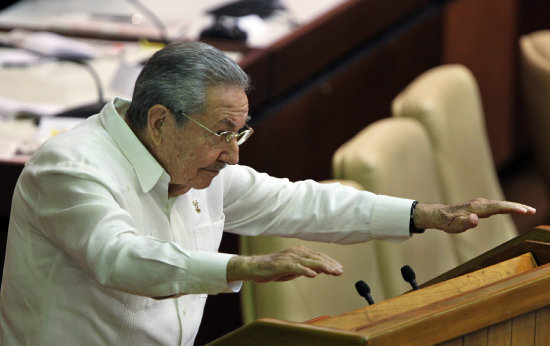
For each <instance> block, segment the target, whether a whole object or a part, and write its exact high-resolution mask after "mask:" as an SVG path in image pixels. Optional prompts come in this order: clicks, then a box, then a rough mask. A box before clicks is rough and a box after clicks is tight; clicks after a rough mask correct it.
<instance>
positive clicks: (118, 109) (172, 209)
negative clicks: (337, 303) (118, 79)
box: [0, 43, 535, 345]
mask: <svg viewBox="0 0 550 346" xmlns="http://www.w3.org/2000/svg"><path fill="white" fill-rule="evenodd" d="M247 88H248V77H247V75H246V74H245V73H244V72H243V71H242V70H241V69H240V68H239V67H238V65H236V64H235V63H234V62H233V61H232V60H231V59H229V58H228V57H227V56H225V55H224V54H223V53H222V52H220V51H219V50H217V49H215V48H213V47H210V46H208V45H206V44H202V43H179V44H173V45H169V46H167V47H166V48H165V49H163V50H160V51H159V52H157V53H156V54H155V55H154V56H153V57H152V58H151V59H150V60H149V62H148V63H147V64H146V65H145V67H144V69H143V71H142V72H141V74H140V76H139V78H138V80H137V82H136V85H135V90H134V95H133V99H132V101H131V102H130V101H127V100H123V99H120V98H115V99H113V100H112V101H111V102H110V103H108V104H107V105H106V106H105V107H104V108H103V110H102V111H101V112H100V113H99V114H98V115H95V116H92V117H90V118H88V119H86V120H85V121H84V122H83V123H82V124H81V125H79V126H77V127H76V128H75V129H73V130H72V131H69V132H66V133H63V134H60V135H58V136H56V137H54V138H53V139H51V140H49V141H48V142H46V143H45V144H44V145H43V146H42V147H41V148H40V149H39V150H38V151H37V152H36V154H35V155H34V156H33V158H32V159H31V160H30V161H29V162H28V163H27V165H26V166H25V169H24V170H23V173H22V174H21V177H20V179H19V182H18V184H17V187H16V190H15V193H14V198H13V206H12V215H11V220H10V228H9V239H8V244H7V254H6V265H5V268H4V277H3V283H2V291H1V294H0V329H1V336H2V343H4V344H10V345H11V344H41V345H42V344H43V345H54V344H55V345H77V344H79V345H80V344H83V345H112V344H117V345H150V344H155V345H156V344H161V345H178V344H185V345H187V344H192V343H193V340H194V338H195V335H196V333H197V330H198V327H199V324H200V320H201V317H202V312H203V307H204V304H205V301H206V297H207V295H208V294H217V293H220V292H224V291H237V290H239V288H240V285H241V282H242V280H254V281H258V282H264V281H273V280H288V279H292V278H295V277H297V276H308V277H314V276H316V275H317V274H319V273H325V274H329V275H339V274H341V273H342V268H341V265H340V264H339V263H338V262H337V261H335V260H333V259H331V258H329V257H328V256H326V255H323V254H320V253H316V252H313V251H311V250H309V249H307V248H303V247H299V248H292V249H288V250H285V251H282V252H279V253H274V254H268V255H263V256H252V257H245V256H235V255H230V254H223V253H218V252H217V250H218V246H219V244H220V241H221V237H222V232H223V231H224V230H225V231H228V232H234V233H238V234H246V235H257V234H269V235H280V236H293V237H300V238H304V239H310V240H318V241H324V242H338V243H342V244H346V243H356V242H364V241H368V240H370V239H373V238H391V239H406V238H408V237H410V236H411V232H415V231H417V230H418V229H423V228H435V229H441V230H444V231H446V232H450V233H456V232H462V231H464V230H466V229H468V228H471V227H474V226H475V225H476V224H477V222H478V218H479V217H488V216H490V215H493V214H498V213H522V214H531V213H534V212H535V211H534V209H532V208H530V207H528V206H525V205H521V204H516V203H511V202H504V201H488V200H484V199H478V200H475V201H472V202H469V203H464V204H462V205H453V206H448V205H426V204H421V203H420V204H418V205H417V204H416V202H415V201H412V200H407V199H400V198H395V197H388V196H380V195H374V194H372V193H369V192H365V191H357V190H354V189H352V188H348V187H344V186H341V185H339V184H331V185H322V184H318V183H315V182H313V181H303V182H296V183H291V182H289V181H288V180H286V179H277V178H273V177H270V176H268V175H266V174H261V173H258V172H256V171H254V170H253V169H252V168H249V167H245V166H239V165H237V163H238V161H239V145H240V144H242V143H243V142H245V141H246V140H247V138H249V137H250V135H251V134H252V133H253V130H252V129H251V128H250V127H249V126H248V125H247V123H246V122H247V120H248V118H249V117H248V101H247V96H246V90H247Z"/></svg>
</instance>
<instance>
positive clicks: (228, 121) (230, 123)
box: [217, 116, 252, 128]
mask: <svg viewBox="0 0 550 346" xmlns="http://www.w3.org/2000/svg"><path fill="white" fill-rule="evenodd" d="M250 119H252V118H251V117H250V116H247V117H246V120H245V122H248V121H250ZM217 125H227V126H229V127H231V128H237V124H236V123H235V122H234V121H233V120H231V119H230V118H223V119H221V120H220V121H218V123H217Z"/></svg>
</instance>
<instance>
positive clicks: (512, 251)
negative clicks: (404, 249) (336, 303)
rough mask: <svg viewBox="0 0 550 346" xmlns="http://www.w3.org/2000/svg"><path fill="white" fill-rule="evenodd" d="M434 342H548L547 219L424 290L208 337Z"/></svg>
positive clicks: (226, 341)
mask: <svg viewBox="0 0 550 346" xmlns="http://www.w3.org/2000/svg"><path fill="white" fill-rule="evenodd" d="M434 260H437V259H434ZM434 344H441V345H466V344H475V345H550V226H539V227H537V228H535V229H533V230H531V231H530V232H527V233H525V234H523V235H521V236H519V237H517V238H515V239H512V240H510V241H508V242H506V243H504V244H502V245H500V246H498V247H497V248H495V249H493V250H491V251H488V252H487V253H485V254H483V255H481V256H478V257H476V258H474V259H472V260H471V261H468V262H466V263H464V264H462V265H460V266H458V267H457V268H455V269H453V270H451V271H449V272H447V273H445V274H443V275H441V276H439V277H437V278H435V279H433V280H431V281H429V282H427V283H425V284H423V285H422V286H421V287H420V289H419V290H416V291H411V292H407V293H405V294H403V295H400V296H397V297H394V298H391V299H388V300H385V301H382V302H378V303H376V304H374V305H370V306H366V307H364V308H361V309H357V310H354V311H350V312H348V313H345V314H343V315H340V316H334V317H321V318H318V319H315V320H312V321H309V322H305V323H294V322H286V321H281V320H275V319H268V318H265V319H259V320H257V321H255V322H253V323H250V324H248V325H246V326H244V327H242V328H239V329H237V330H235V331H233V332H231V333H229V334H227V335H225V336H223V337H221V338H219V339H217V340H215V341H214V342H212V343H211V344H210V345H262V346H264V345H285V346H290V345H434Z"/></svg>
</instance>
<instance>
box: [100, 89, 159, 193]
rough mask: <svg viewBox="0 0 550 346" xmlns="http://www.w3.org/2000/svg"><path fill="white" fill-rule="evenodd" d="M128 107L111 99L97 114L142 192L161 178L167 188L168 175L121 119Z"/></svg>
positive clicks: (123, 101) (122, 101)
mask: <svg viewBox="0 0 550 346" xmlns="http://www.w3.org/2000/svg"><path fill="white" fill-rule="evenodd" d="M129 106H130V101H129V100H125V99H123V98H120V97H115V98H113V99H112V100H111V101H110V102H109V103H107V104H106V105H105V107H103V109H102V110H101V112H100V114H99V118H100V120H101V123H102V124H103V126H104V127H105V129H106V130H107V132H108V133H109V134H110V135H111V137H112V138H113V140H114V141H115V142H116V143H117V145H118V146H119V148H120V151H121V152H122V154H123V155H124V156H125V157H126V159H128V161H129V162H130V164H131V165H132V167H134V171H135V172H136V176H137V178H138V180H139V183H140V185H141V188H142V190H143V192H145V193H147V192H149V191H150V190H151V189H152V188H153V187H154V186H155V185H156V184H157V183H158V182H159V180H161V178H162V181H165V182H166V186H167V187H168V183H169V181H170V177H169V176H168V173H166V171H165V170H164V168H163V167H162V166H161V165H160V164H159V163H158V161H157V160H156V159H155V158H154V157H153V155H151V153H150V152H149V150H147V148H146V147H145V146H144V145H143V143H141V142H140V140H139V139H138V138H137V136H136V135H135V134H134V132H133V131H132V130H131V129H130V127H129V126H128V125H127V124H126V122H125V121H124V119H123V116H124V115H125V114H126V111H128V107H129Z"/></svg>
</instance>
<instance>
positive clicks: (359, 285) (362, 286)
mask: <svg viewBox="0 0 550 346" xmlns="http://www.w3.org/2000/svg"><path fill="white" fill-rule="evenodd" d="M355 289H356V290H357V293H359V295H360V296H361V297H364V298H365V299H366V300H367V302H368V303H369V305H372V304H374V299H372V296H371V295H370V287H369V285H367V284H366V282H365V281H363V280H359V281H357V282H356V283H355Z"/></svg>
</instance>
